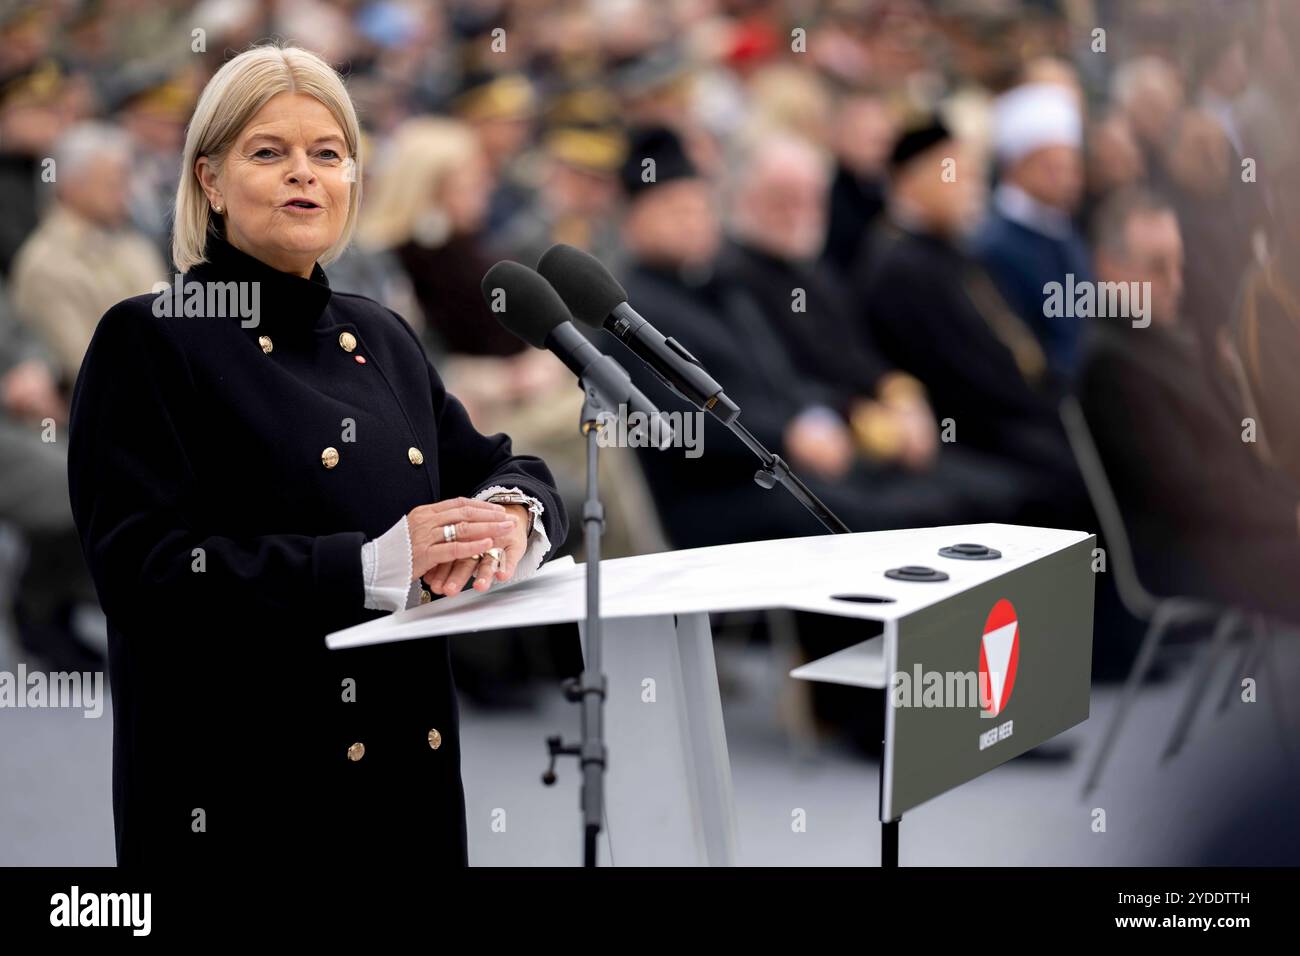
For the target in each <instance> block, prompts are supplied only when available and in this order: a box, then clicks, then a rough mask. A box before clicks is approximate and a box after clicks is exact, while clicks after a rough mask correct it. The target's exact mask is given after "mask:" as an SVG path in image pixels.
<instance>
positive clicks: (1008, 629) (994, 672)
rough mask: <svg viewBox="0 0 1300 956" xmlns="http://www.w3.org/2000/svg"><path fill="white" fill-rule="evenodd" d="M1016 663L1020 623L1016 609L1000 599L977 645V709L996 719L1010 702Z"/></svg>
mask: <svg viewBox="0 0 1300 956" xmlns="http://www.w3.org/2000/svg"><path fill="white" fill-rule="evenodd" d="M1019 659H1020V622H1019V621H1018V620H1017V619H1016V609H1015V606H1014V605H1012V603H1011V602H1010V601H1008V600H1007V599H1006V598H1003V599H1002V600H1001V601H998V603H997V604H995V605H993V610H991V611H989V616H988V620H986V621H985V622H984V637H983V639H982V640H981V641H980V688H979V690H980V709H981V710H983V711H984V712H985V713H986V714H987V715H988V716H990V717H996V716H997V715H998V714H1000V713H1001V712H1002V710H1003V708H1005V707H1006V706H1007V701H1009V700H1011V689H1012V688H1013V687H1015V685H1016V662H1017V661H1018V660H1019ZM986 701H988V702H989V703H990V706H987V707H986V706H984V704H985V702H986Z"/></svg>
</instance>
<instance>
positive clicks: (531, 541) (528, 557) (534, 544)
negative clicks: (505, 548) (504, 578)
mask: <svg viewBox="0 0 1300 956" xmlns="http://www.w3.org/2000/svg"><path fill="white" fill-rule="evenodd" d="M500 494H515V495H524V497H525V498H527V499H528V510H529V511H530V512H532V515H533V531H532V533H531V534H530V535H529V536H528V548H527V550H526V551H524V554H523V557H521V558H520V559H519V563H518V564H516V565H515V576H514V577H512V578H511V579H510V580H511V581H523V580H526V579H527V578H530V577H532V576H533V575H534V574H536V573H537V569H538V568H540V567H541V566H542V559H543V558H545V557H546V553H547V552H548V551H550V550H551V539H550V538H548V537H547V536H546V526H545V525H543V524H542V512H543V511H545V510H546V508H545V506H544V505H543V504H542V503H541V502H540V501H538V500H537V499H536V498H534V497H533V496H532V495H529V494H525V493H524V492H522V491H520V490H519V489H518V488H506V487H505V486H503V485H493V486H492V487H491V488H484V489H483V490H482V491H480V492H479V493H478V494H476V495H475V496H474V497H475V498H477V499H479V500H480V501H485V500H487V498H489V497H490V496H492V495H500Z"/></svg>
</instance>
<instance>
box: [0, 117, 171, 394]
mask: <svg viewBox="0 0 1300 956" xmlns="http://www.w3.org/2000/svg"><path fill="white" fill-rule="evenodd" d="M53 168H54V169H55V171H56V179H55V182H54V183H53V185H52V189H53V191H54V197H55V201H54V203H53V204H52V205H51V206H50V208H49V210H48V211H47V212H46V214H45V216H44V217H43V218H42V220H41V223H40V225H39V226H38V227H37V229H36V231H35V232H34V233H32V235H31V236H30V238H28V240H27V241H26V242H25V243H23V245H22V248H20V249H19V250H18V255H17V256H16V257H15V259H14V267H13V279H12V283H13V284H12V292H13V303H14V309H15V312H16V314H17V316H18V318H19V319H20V320H21V321H23V322H25V323H27V325H28V327H29V328H31V330H32V331H33V332H35V333H36V335H37V337H38V338H39V339H40V340H41V341H42V342H43V343H44V345H45V347H46V348H47V349H49V351H50V354H51V356H52V357H53V360H54V362H55V363H56V366H57V368H58V370H59V374H60V375H61V376H62V377H64V378H66V379H68V380H71V379H73V378H75V377H76V374H77V370H78V369H79V368H80V367H81V360H82V357H83V356H84V355H85V354H86V348H87V346H89V345H90V338H91V336H92V335H93V334H94V331H95V326H96V325H97V324H98V322H99V318H100V316H102V315H103V314H104V312H105V311H106V310H107V309H108V308H109V306H111V305H113V303H115V302H118V301H120V300H121V299H123V298H126V297H129V296H132V295H140V294H142V293H145V292H148V291H149V290H150V289H151V288H153V286H154V285H156V284H157V283H159V282H166V281H167V280H168V274H167V266H166V264H165V263H164V262H163V260H162V257H161V256H160V255H159V253H158V251H157V249H155V248H154V246H153V244H152V243H151V242H150V241H149V239H148V238H147V237H146V236H144V235H142V234H141V233H139V232H137V231H136V230H135V229H134V228H133V227H132V226H131V225H130V220H129V209H128V205H127V204H128V198H129V196H130V183H131V141H130V139H129V137H128V136H127V135H126V134H125V133H123V132H122V131H121V130H119V129H117V128H116V127H113V126H109V125H107V124H104V123H82V124H78V125H77V126H74V127H72V128H71V129H70V130H68V132H67V133H65V134H64V135H63V136H62V137H60V139H59V142H58V144H57V146H56V148H55V153H54V167H53Z"/></svg>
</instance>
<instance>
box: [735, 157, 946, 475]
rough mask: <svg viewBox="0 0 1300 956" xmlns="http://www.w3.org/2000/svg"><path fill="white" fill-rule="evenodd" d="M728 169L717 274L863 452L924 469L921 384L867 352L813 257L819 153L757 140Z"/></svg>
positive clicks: (934, 439)
mask: <svg viewBox="0 0 1300 956" xmlns="http://www.w3.org/2000/svg"><path fill="white" fill-rule="evenodd" d="M733 168H734V169H735V171H734V173H733V182H732V184H731V189H730V192H731V195H732V202H731V209H730V220H731V221H730V227H731V234H732V242H731V243H729V244H728V245H727V246H725V247H724V249H723V252H722V254H721V257H720V259H719V262H718V269H719V271H720V272H721V273H722V276H723V278H725V279H726V280H728V281H731V282H734V283H736V284H737V285H739V286H742V287H744V288H745V289H746V290H747V291H748V292H749V293H750V294H751V296H752V297H753V299H754V301H755V302H756V304H757V305H758V306H759V308H760V309H761V310H762V313H763V316H764V318H766V319H767V321H768V325H769V326H770V327H771V329H772V331H773V332H775V333H776V335H777V337H778V338H779V339H780V340H781V342H782V343H783V345H784V347H785V349H786V351H787V354H788V356H789V359H790V362H791V364H792V365H793V367H794V369H795V371H797V372H798V374H799V375H800V377H801V378H803V379H805V380H806V381H810V382H816V383H817V384H818V385H819V386H821V387H822V388H824V389H825V390H826V392H827V394H828V395H829V397H830V400H831V402H832V404H833V406H834V409H835V411H837V412H839V413H840V415H841V416H842V417H844V418H845V420H846V421H848V422H849V423H850V425H851V426H852V427H853V429H854V433H855V434H854V438H855V443H856V444H857V445H858V446H859V447H860V449H861V450H862V451H863V452H865V453H868V454H870V455H871V456H872V457H874V458H877V459H881V460H895V461H898V462H899V463H901V464H903V465H905V466H906V467H909V468H914V469H924V468H926V467H928V466H929V465H930V464H931V463H932V462H933V460H934V457H935V453H936V450H937V447H938V435H937V433H936V431H935V423H934V418H933V415H932V414H931V412H930V408H929V406H928V405H927V404H926V402H925V397H924V392H923V390H922V388H921V386H920V385H919V383H918V382H917V381H916V380H915V379H913V378H912V377H911V376H909V375H906V374H904V373H900V372H897V371H895V370H893V369H890V368H889V366H888V364H887V363H886V362H884V361H883V360H882V359H881V357H880V356H879V355H878V354H876V352H875V350H874V349H873V348H872V347H871V344H870V341H869V336H868V335H867V334H866V332H865V330H864V329H859V328H857V327H856V325H857V323H856V318H857V317H856V316H854V315H853V314H852V311H851V309H850V308H849V304H848V297H847V295H848V294H847V290H846V289H845V288H844V287H843V286H842V285H841V284H840V282H839V280H838V277H837V276H836V275H835V274H834V273H833V272H832V269H831V267H830V266H829V265H826V264H823V263H821V262H819V261H818V260H817V258H816V257H817V253H818V250H819V249H820V248H821V246H822V240H823V237H824V236H825V234H826V220H827V209H826V207H827V198H828V188H829V183H828V182H827V170H826V165H825V163H824V161H823V159H822V156H821V154H820V153H819V152H818V151H817V150H816V149H815V148H814V147H813V146H812V145H811V144H809V143H807V142H805V141H803V140H800V139H795V138H792V137H789V138H787V137H767V138H765V139H763V140H762V141H761V142H760V143H757V144H755V145H754V147H753V148H752V149H751V150H750V151H749V152H748V153H747V155H746V156H745V157H744V158H743V159H742V161H741V162H740V163H739V164H738V166H737V167H733Z"/></svg>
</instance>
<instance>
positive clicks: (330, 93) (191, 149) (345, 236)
mask: <svg viewBox="0 0 1300 956" xmlns="http://www.w3.org/2000/svg"><path fill="white" fill-rule="evenodd" d="M279 93H305V94H306V95H308V96H311V97H314V98H315V99H317V100H319V101H320V102H321V103H322V104H323V105H324V106H325V108H326V109H328V110H329V111H330V113H331V114H333V116H334V120H335V122H337V123H338V124H339V128H340V129H341V130H342V131H343V138H344V140H345V141H346V146H347V152H348V156H347V159H346V161H348V162H350V163H351V164H352V170H351V173H352V175H351V176H350V177H349V178H350V180H351V185H352V188H351V190H350V191H349V192H350V195H349V198H348V218H347V222H346V223H344V226H343V232H342V233H341V234H340V235H339V239H338V241H337V242H336V243H334V245H332V246H330V248H329V249H327V250H326V251H325V253H324V255H322V256H321V257H320V262H321V263H322V264H326V263H329V262H331V261H333V260H334V259H336V258H338V256H339V255H340V254H342V252H343V250H344V249H346V248H347V245H348V242H349V241H351V239H352V231H353V229H355V228H356V222H357V214H358V211H359V210H360V207H361V156H360V150H359V148H358V146H359V143H360V139H361V128H360V125H359V124H358V123H357V111H356V109H355V107H353V105H352V98H351V97H350V96H349V95H348V91H347V88H346V87H344V85H343V79H342V77H340V76H339V75H338V74H337V73H336V72H334V70H333V68H332V67H330V65H329V64H328V63H326V62H325V61H324V60H322V59H321V58H320V57H318V56H317V55H316V54H315V53H311V52H309V51H307V50H303V49H301V48H299V47H293V46H289V47H280V46H274V45H263V46H255V47H253V48H252V49H249V50H245V51H244V52H243V53H241V54H239V55H238V56H237V57H235V58H234V59H233V60H231V61H230V62H228V63H226V64H225V65H224V66H222V67H221V69H219V70H218V71H217V72H216V74H215V75H214V76H213V77H212V79H210V80H209V81H208V85H207V86H205V87H204V88H203V93H202V95H200V96H199V102H198V105H197V106H196V107H195V108H194V116H193V117H192V118H191V119H190V125H189V129H188V130H187V131H186V134H185V153H184V156H183V158H182V160H181V179H180V184H179V185H178V186H177V187H176V221H175V225H174V226H173V228H172V260H173V261H174V262H175V264H176V268H177V269H179V270H181V271H182V272H187V271H189V270H190V269H191V268H193V267H194V266H196V265H198V264H199V263H201V262H203V261H204V249H205V247H206V245H207V238H208V234H209V232H210V231H212V230H213V229H214V227H213V224H212V212H211V209H210V207H209V205H208V198H207V195H206V194H205V193H204V192H203V186H202V184H201V183H200V182H199V177H198V173H197V172H196V171H195V168H194V167H195V163H196V162H197V161H198V159H199V157H200V156H206V157H207V158H208V161H209V162H210V163H211V164H212V165H213V167H214V168H215V169H220V168H221V163H222V161H223V160H224V159H225V156H226V153H227V152H228V151H229V149H230V147H231V146H232V145H234V142H235V139H236V138H237V137H238V136H239V133H240V131H241V130H243V128H244V127H245V126H246V125H248V122H249V120H251V119H252V118H253V117H254V116H255V115H257V112H258V111H259V110H260V109H261V108H262V107H263V106H265V105H266V103H267V101H268V100H270V99H271V97H273V96H275V95H277V94H279Z"/></svg>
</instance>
